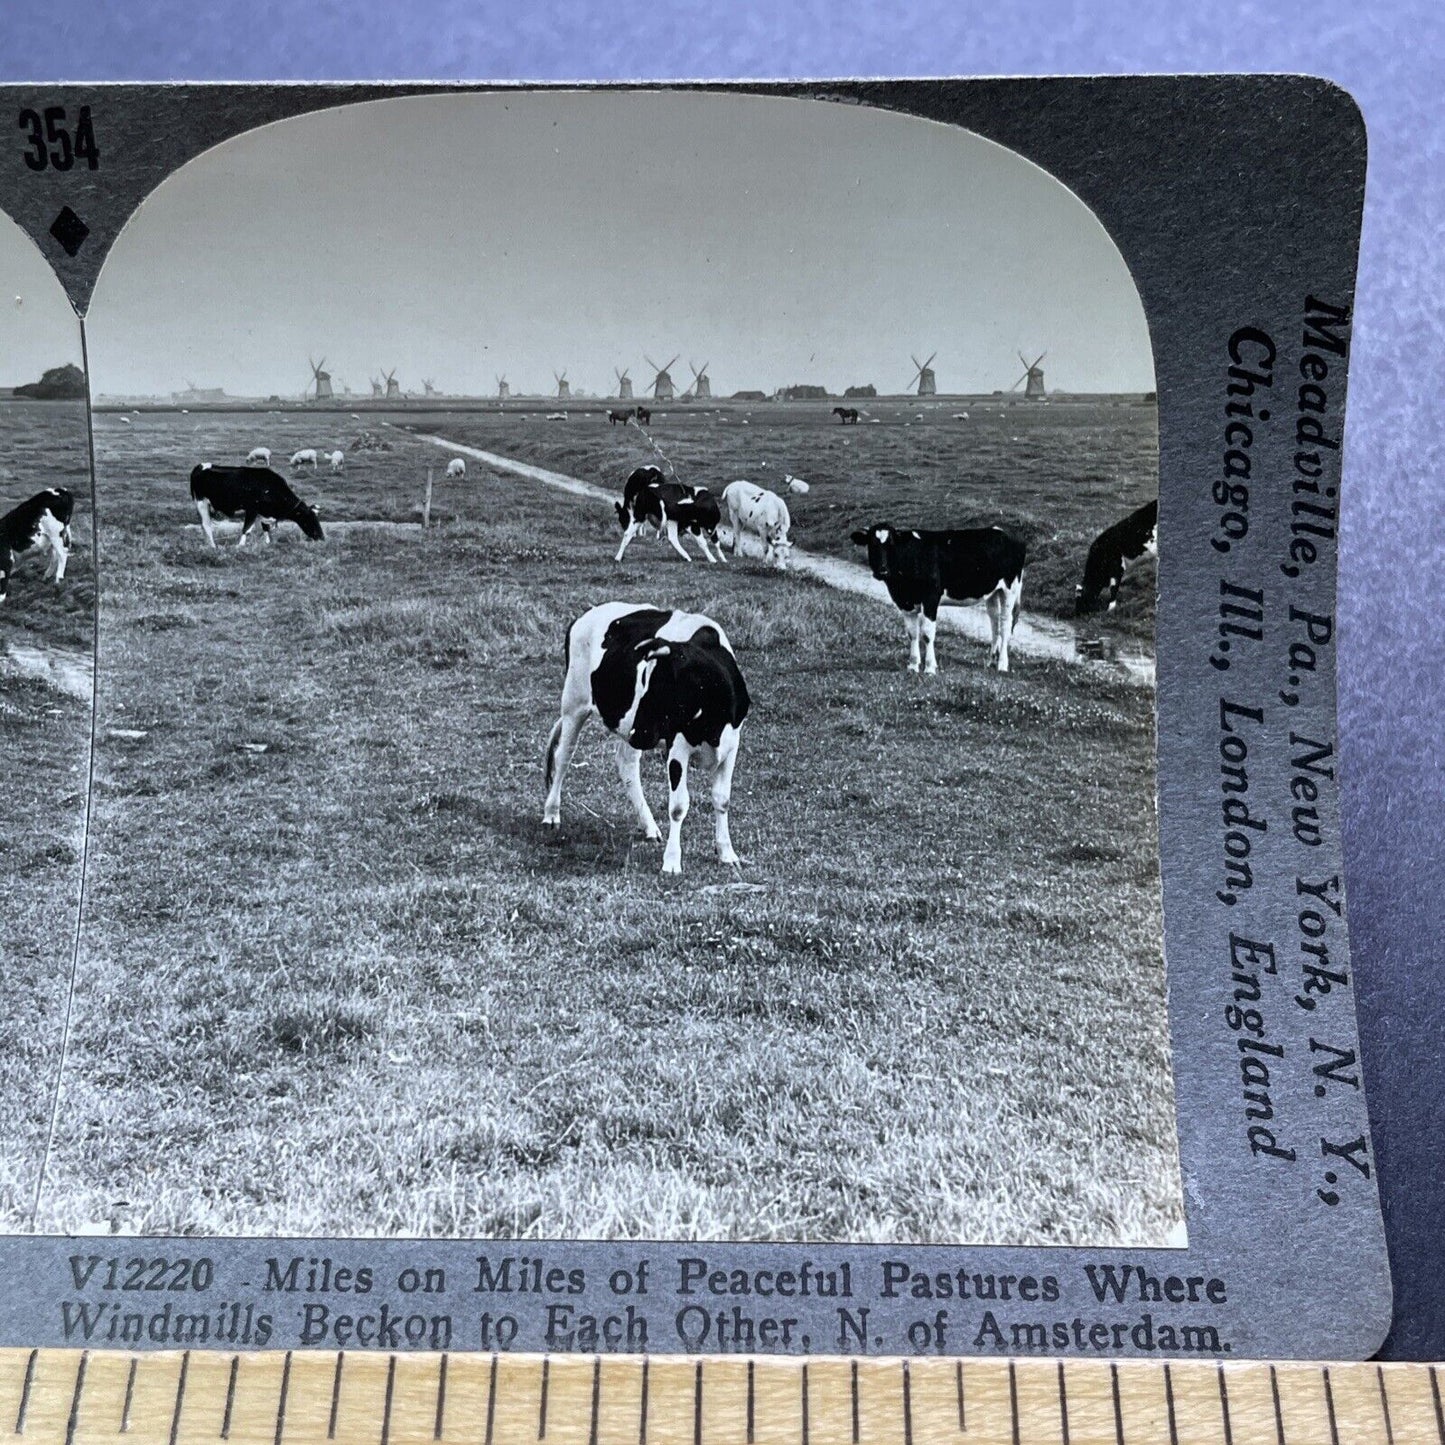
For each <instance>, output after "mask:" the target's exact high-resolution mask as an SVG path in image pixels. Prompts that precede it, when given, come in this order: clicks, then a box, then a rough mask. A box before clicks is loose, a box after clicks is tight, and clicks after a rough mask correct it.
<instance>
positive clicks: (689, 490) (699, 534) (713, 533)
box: [614, 467, 722, 562]
mask: <svg viewBox="0 0 1445 1445" xmlns="http://www.w3.org/2000/svg"><path fill="white" fill-rule="evenodd" d="M614 505H615V507H616V509H617V520H618V522H619V523H620V524H621V527H622V545H621V546H619V547H618V549H617V560H618V561H619V562H620V561H621V560H622V558H623V555H624V554H625V553H626V551H627V547H628V544H629V543H630V542H631V541H632V539H633V538H634V537H635V536H636V535H637V533H638V530H639V529H640V528H641V527H642V526H643V524H644V523H646V524H648V525H650V526H651V527H652V528H653V530H654V531H655V532H656V534H657V536H658V539H659V540H661V539H662V538H663V537H664V536H665V537H666V538H667V540H668V541H669V542H670V543H671V544H672V549H673V551H675V552H676V553H677V555H678V556H679V557H681V558H682V560H683V561H684V562H691V561H692V558H691V557H689V556H688V555H687V553H686V552H684V551H683V548H682V543H681V542H680V541H679V540H678V537H677V534H678V530H679V529H681V530H682V531H684V532H690V533H692V535H693V536H694V537H696V538H697V545H698V546H699V547H700V548H701V549H702V555H703V556H704V557H706V558H707V560H708V561H709V562H720V561H721V560H722V543H720V542H718V539H717V529H718V525H719V523H721V521H722V509H721V508H720V507H719V506H718V504H717V498H716V497H714V496H713V494H712V493H711V492H710V491H708V489H707V488H706V487H690V486H688V485H687V483H685V482H674V481H670V480H669V479H668V478H667V477H665V476H663V474H662V472H661V470H660V469H659V468H657V467H638V468H637V469H636V470H635V471H634V472H633V473H632V475H631V476H630V477H628V479H627V485H626V486H625V487H624V488H623V492H622V500H621V501H620V502H616V503H614ZM709 538H711V539H712V541H713V542H714V543H715V544H716V545H717V556H716V557H714V556H713V554H712V552H711V550H710V549H709V548H708V545H707V544H708V539H709Z"/></svg>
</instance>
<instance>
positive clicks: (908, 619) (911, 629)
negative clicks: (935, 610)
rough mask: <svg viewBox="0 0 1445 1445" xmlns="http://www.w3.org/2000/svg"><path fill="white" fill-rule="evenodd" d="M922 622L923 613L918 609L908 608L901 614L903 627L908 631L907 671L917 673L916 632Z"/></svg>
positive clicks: (918, 660)
mask: <svg viewBox="0 0 1445 1445" xmlns="http://www.w3.org/2000/svg"><path fill="white" fill-rule="evenodd" d="M922 620H923V611H922V609H921V608H918V607H910V608H909V609H908V610H907V611H906V612H904V614H903V625H904V626H905V627H906V628H907V629H908V670H909V672H917V671H918V666H919V662H920V658H919V655H918V630H919V624H920V623H921V622H922Z"/></svg>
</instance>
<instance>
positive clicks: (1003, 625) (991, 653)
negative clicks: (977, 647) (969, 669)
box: [987, 587, 1008, 672]
mask: <svg viewBox="0 0 1445 1445" xmlns="http://www.w3.org/2000/svg"><path fill="white" fill-rule="evenodd" d="M987 606H988V625H989V648H988V661H989V666H990V667H996V668H998V670H999V671H1000V672H1007V671H1008V640H1007V639H1008V617H1007V609H1008V594H1007V593H1006V592H1005V591H1004V589H1003V588H1002V587H995V588H994V590H993V591H992V592H990V593H989V594H988V603H987Z"/></svg>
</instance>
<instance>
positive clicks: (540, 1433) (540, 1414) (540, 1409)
mask: <svg viewBox="0 0 1445 1445" xmlns="http://www.w3.org/2000/svg"><path fill="white" fill-rule="evenodd" d="M551 1373H552V1361H551V1359H550V1358H548V1357H547V1356H546V1355H544V1356H543V1357H542V1399H541V1402H540V1404H539V1405H538V1406H537V1438H538V1439H539V1440H545V1439H546V1438H547V1380H548V1376H550V1375H551Z"/></svg>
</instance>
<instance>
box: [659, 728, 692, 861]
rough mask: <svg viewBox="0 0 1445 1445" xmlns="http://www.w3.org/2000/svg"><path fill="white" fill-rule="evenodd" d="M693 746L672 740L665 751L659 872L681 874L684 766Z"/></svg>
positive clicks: (684, 786)
mask: <svg viewBox="0 0 1445 1445" xmlns="http://www.w3.org/2000/svg"><path fill="white" fill-rule="evenodd" d="M692 751H693V749H692V744H691V743H690V742H688V740H687V739H686V738H685V737H682V736H678V737H675V738H673V740H672V746H671V747H670V748H669V749H668V750H667V847H665V848H664V849H663V850H662V871H663V872H664V873H681V872H682V824H683V820H684V819H685V818H686V817H687V807H688V802H689V799H688V796H687V765H688V761H689V760H690V759H691V757H692Z"/></svg>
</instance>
